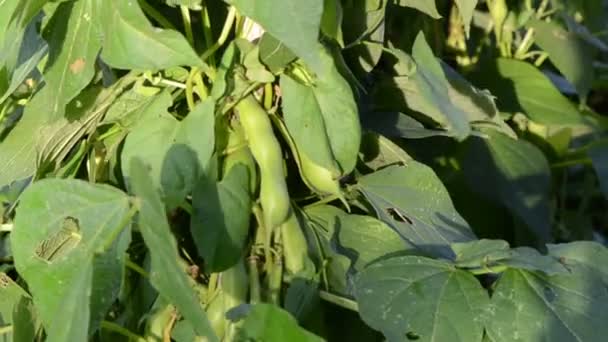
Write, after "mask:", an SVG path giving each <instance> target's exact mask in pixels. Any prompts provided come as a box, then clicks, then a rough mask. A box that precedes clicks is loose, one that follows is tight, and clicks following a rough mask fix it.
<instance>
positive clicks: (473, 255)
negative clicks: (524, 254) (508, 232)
mask: <svg viewBox="0 0 608 342" xmlns="http://www.w3.org/2000/svg"><path fill="white" fill-rule="evenodd" d="M450 247H451V248H452V250H453V251H454V254H455V255H456V258H455V260H454V262H455V264H456V266H458V267H467V268H468V267H481V266H484V265H488V264H490V263H493V262H495V261H497V260H502V259H505V258H507V257H508V256H509V243H508V242H506V241H504V240H487V239H481V240H475V241H471V242H457V243H453V244H451V245H450Z"/></svg>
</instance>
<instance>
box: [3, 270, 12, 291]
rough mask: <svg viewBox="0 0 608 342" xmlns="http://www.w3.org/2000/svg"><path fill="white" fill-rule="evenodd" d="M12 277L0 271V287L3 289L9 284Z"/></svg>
mask: <svg viewBox="0 0 608 342" xmlns="http://www.w3.org/2000/svg"><path fill="white" fill-rule="evenodd" d="M11 281H12V279H11V278H10V277H9V276H8V275H6V274H5V273H0V289H5V288H7V287H8V286H9V285H10V284H11Z"/></svg>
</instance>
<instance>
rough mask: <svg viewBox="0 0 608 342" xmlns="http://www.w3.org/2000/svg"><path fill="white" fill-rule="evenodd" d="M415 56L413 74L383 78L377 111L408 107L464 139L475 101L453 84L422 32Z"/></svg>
mask: <svg viewBox="0 0 608 342" xmlns="http://www.w3.org/2000/svg"><path fill="white" fill-rule="evenodd" d="M412 57H413V59H414V62H415V65H416V70H415V72H414V73H413V74H412V75H408V76H397V77H395V78H392V79H384V80H383V81H382V82H381V83H380V84H379V85H378V86H377V88H376V89H375V90H374V92H375V96H374V97H375V102H376V105H375V107H376V110H379V111H393V110H397V111H402V112H404V111H406V110H407V108H409V109H411V110H413V111H415V112H417V113H418V114H417V115H419V116H423V117H424V118H425V119H426V120H425V121H428V123H429V124H432V125H435V126H437V125H438V126H439V127H441V128H442V129H444V130H446V131H447V134H449V135H451V136H454V137H456V138H457V139H459V140H463V139H464V138H466V137H467V136H468V135H469V133H470V130H471V128H470V126H469V120H468V117H467V116H468V115H467V111H470V107H472V106H471V102H472V101H471V100H469V99H467V98H466V95H464V96H463V95H460V93H459V92H458V91H457V90H455V89H453V88H452V87H451V86H450V83H449V82H448V80H447V78H446V75H445V73H444V71H443V69H442V67H441V64H440V63H439V61H438V60H437V59H436V58H435V56H434V55H433V51H432V50H431V48H430V47H429V45H428V44H427V42H426V40H425V39H424V35H423V34H422V32H421V33H419V34H418V36H417V37H416V41H415V42H414V47H413V54H412ZM450 90H451V93H450ZM456 101H459V102H456ZM403 105H406V106H407V108H405V107H404V106H403ZM476 110H479V109H477V108H476Z"/></svg>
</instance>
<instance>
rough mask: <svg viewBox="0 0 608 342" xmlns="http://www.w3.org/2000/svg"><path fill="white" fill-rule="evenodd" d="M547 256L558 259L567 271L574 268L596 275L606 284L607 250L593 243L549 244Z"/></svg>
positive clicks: (607, 275)
mask: <svg viewBox="0 0 608 342" xmlns="http://www.w3.org/2000/svg"><path fill="white" fill-rule="evenodd" d="M547 247H548V249H549V255H550V256H552V257H554V258H556V259H558V261H559V262H560V263H561V264H562V265H564V266H565V267H566V268H567V269H571V268H575V269H579V270H584V272H589V273H593V274H596V275H598V276H599V277H601V278H602V280H603V282H604V283H605V284H608V250H607V249H606V247H605V246H602V245H600V244H599V243H597V242H593V241H575V242H570V243H564V244H557V245H553V244H549V245H547Z"/></svg>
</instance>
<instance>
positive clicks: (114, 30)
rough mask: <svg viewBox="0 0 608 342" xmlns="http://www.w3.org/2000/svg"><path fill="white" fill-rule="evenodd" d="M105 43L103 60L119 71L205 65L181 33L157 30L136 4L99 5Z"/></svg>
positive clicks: (131, 0) (113, 1) (126, 0)
mask: <svg viewBox="0 0 608 342" xmlns="http://www.w3.org/2000/svg"><path fill="white" fill-rule="evenodd" d="M100 3H101V4H100V6H101V12H100V15H101V17H102V18H104V20H102V21H101V27H102V28H103V35H104V42H103V50H102V52H101V58H102V59H103V60H104V62H106V63H108V64H109V65H110V66H112V67H114V68H118V69H166V68H170V67H173V66H179V65H192V66H200V65H202V61H201V60H200V58H198V56H197V55H196V52H194V50H193V49H192V47H191V46H190V44H188V41H186V39H185V38H184V36H182V35H181V34H180V33H178V32H176V31H172V30H161V29H157V28H154V27H153V26H152V25H151V24H150V22H149V21H148V19H146V16H145V15H144V13H143V12H142V10H141V8H139V4H138V2H137V1H136V0H103V1H100Z"/></svg>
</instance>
